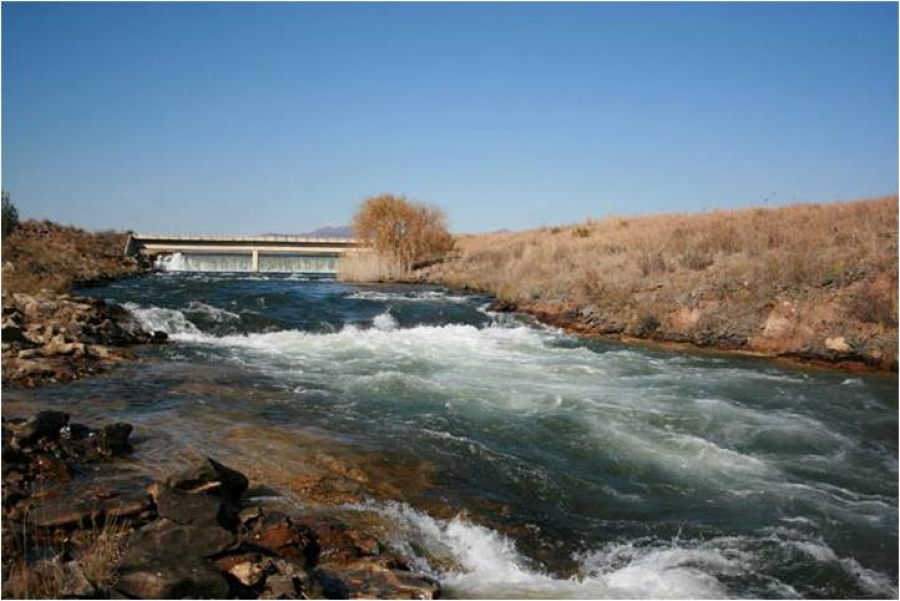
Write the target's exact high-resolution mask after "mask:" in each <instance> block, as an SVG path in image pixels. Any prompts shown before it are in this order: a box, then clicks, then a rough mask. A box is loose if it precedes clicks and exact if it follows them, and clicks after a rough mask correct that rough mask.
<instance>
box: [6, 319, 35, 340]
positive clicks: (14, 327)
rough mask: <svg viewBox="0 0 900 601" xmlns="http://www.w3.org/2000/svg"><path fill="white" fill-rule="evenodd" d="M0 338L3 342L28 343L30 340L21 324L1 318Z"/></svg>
mask: <svg viewBox="0 0 900 601" xmlns="http://www.w3.org/2000/svg"><path fill="white" fill-rule="evenodd" d="M0 340H3V343H4V344H30V343H31V341H30V340H28V339H27V338H26V337H25V332H24V330H23V329H22V326H21V325H18V324H16V323H15V322H13V321H11V320H10V321H7V320H6V319H4V320H3V330H2V332H0Z"/></svg>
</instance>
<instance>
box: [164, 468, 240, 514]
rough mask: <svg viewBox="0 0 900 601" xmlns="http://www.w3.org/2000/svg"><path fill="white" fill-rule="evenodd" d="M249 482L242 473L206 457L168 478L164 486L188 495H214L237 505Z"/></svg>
mask: <svg viewBox="0 0 900 601" xmlns="http://www.w3.org/2000/svg"><path fill="white" fill-rule="evenodd" d="M248 485H249V482H248V480H247V477H246V476H244V475H243V474H242V473H240V472H238V471H236V470H233V469H231V468H230V467H226V466H224V465H222V464H221V463H219V462H218V461H216V460H215V459H212V458H210V457H206V458H205V459H203V460H201V461H198V462H197V463H196V464H194V465H193V466H191V467H189V468H188V469H186V470H184V471H182V472H180V473H178V474H174V475H172V476H169V478H168V479H167V480H166V486H168V487H169V488H173V489H177V490H182V491H185V492H190V493H201V492H205V493H215V494H217V495H219V496H221V497H222V498H223V499H226V500H228V501H231V502H232V503H237V501H238V500H239V499H240V497H241V495H242V494H244V491H245V490H247V486H248Z"/></svg>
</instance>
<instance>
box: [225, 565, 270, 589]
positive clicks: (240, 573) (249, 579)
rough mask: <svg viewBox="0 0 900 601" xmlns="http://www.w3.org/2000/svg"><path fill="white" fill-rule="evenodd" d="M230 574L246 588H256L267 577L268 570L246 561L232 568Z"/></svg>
mask: <svg viewBox="0 0 900 601" xmlns="http://www.w3.org/2000/svg"><path fill="white" fill-rule="evenodd" d="M228 573H229V574H231V575H232V576H234V577H235V578H236V579H237V580H238V581H239V582H240V583H241V584H243V585H244V586H250V587H253V586H256V585H257V584H258V583H259V582H260V581H261V580H262V579H263V578H265V576H266V570H265V568H263V566H262V565H260V564H259V563H256V562H252V561H245V562H243V563H239V564H237V565H235V566H232V567H231V569H230V570H228Z"/></svg>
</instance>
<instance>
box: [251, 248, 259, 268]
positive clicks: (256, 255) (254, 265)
mask: <svg viewBox="0 0 900 601" xmlns="http://www.w3.org/2000/svg"><path fill="white" fill-rule="evenodd" d="M250 271H252V272H253V273H256V272H258V271H259V251H258V250H256V249H255V248H254V249H253V255H252V257H251V259H250Z"/></svg>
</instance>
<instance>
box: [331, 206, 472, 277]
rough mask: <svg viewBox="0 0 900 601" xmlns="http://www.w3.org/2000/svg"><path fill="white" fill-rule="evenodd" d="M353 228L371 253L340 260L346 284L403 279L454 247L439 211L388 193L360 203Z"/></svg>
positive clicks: (354, 233)
mask: <svg viewBox="0 0 900 601" xmlns="http://www.w3.org/2000/svg"><path fill="white" fill-rule="evenodd" d="M352 229H353V235H354V236H355V237H356V238H358V239H360V240H362V241H365V242H366V243H367V244H368V245H369V246H370V247H371V249H372V250H371V252H363V253H358V254H355V255H349V256H347V257H344V258H342V260H341V263H340V266H339V269H338V271H339V273H340V274H341V278H342V279H345V280H348V281H385V280H396V279H402V278H403V277H406V276H408V275H409V273H410V272H411V270H412V269H414V268H415V267H416V266H418V265H421V264H423V263H429V262H432V261H436V260H440V259H441V258H443V257H444V256H445V255H446V254H447V253H448V252H449V251H450V250H451V249H452V248H453V244H454V241H453V236H451V235H450V233H449V232H448V231H447V218H446V216H445V215H444V212H443V211H441V209H439V208H437V207H434V206H429V205H425V204H421V203H418V202H414V201H410V200H408V199H406V198H405V197H403V196H394V195H391V194H382V195H380V196H375V197H372V198H369V199H368V200H366V201H365V202H363V204H362V206H360V208H359V210H357V212H356V214H355V215H354V217H353V225H352Z"/></svg>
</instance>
